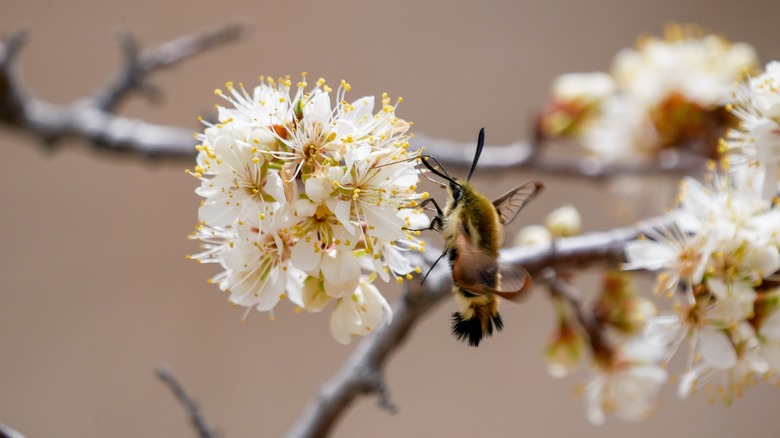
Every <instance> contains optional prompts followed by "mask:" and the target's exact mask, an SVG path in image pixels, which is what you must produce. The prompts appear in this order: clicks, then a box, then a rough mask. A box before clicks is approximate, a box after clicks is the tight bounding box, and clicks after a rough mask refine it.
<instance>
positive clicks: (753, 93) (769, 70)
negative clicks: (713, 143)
mask: <svg viewBox="0 0 780 438" xmlns="http://www.w3.org/2000/svg"><path fill="white" fill-rule="evenodd" d="M730 108H731V110H732V113H733V114H734V115H736V116H737V118H738V119H739V122H740V123H739V128H738V129H735V130H732V131H730V132H729V136H728V140H727V141H725V142H724V144H723V146H724V147H725V149H726V150H728V151H729V154H730V158H732V161H736V164H741V163H740V162H741V161H745V160H747V161H750V162H755V163H758V164H760V165H763V166H765V167H766V169H765V171H766V180H765V181H764V188H763V196H764V198H766V199H771V198H772V197H773V196H774V195H775V193H776V192H777V165H778V162H780V62H778V61H774V62H770V63H769V64H767V66H766V70H765V72H764V73H763V74H761V75H759V76H757V77H754V78H749V79H747V80H746V81H744V82H742V83H741V84H740V86H739V87H738V88H737V91H736V92H735V98H734V102H733V105H732V106H731V107H730ZM733 158H736V160H733Z"/></svg>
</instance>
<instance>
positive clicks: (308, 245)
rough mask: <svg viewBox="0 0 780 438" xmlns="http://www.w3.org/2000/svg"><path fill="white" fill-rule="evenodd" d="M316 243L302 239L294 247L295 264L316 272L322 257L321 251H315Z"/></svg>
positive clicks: (293, 262) (293, 258)
mask: <svg viewBox="0 0 780 438" xmlns="http://www.w3.org/2000/svg"><path fill="white" fill-rule="evenodd" d="M314 249H315V244H314V243H313V242H306V240H305V239H301V240H300V241H299V242H298V243H297V244H296V245H295V246H294V247H293V249H292V254H291V260H292V264H293V266H295V267H296V268H298V269H300V270H301V271H304V272H308V273H310V274H314V271H315V270H316V269H317V267H318V266H319V265H320V260H321V259H322V253H321V252H314Z"/></svg>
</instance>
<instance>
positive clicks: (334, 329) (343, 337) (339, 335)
mask: <svg viewBox="0 0 780 438" xmlns="http://www.w3.org/2000/svg"><path fill="white" fill-rule="evenodd" d="M359 324H360V315H358V313H357V310H355V307H354V306H353V303H352V299H351V298H343V299H340V300H339V301H338V302H337V303H336V308H335V309H333V313H331V315H330V333H331V334H332V335H333V338H334V339H335V340H336V341H337V342H338V343H340V344H344V345H347V344H349V343H350V341H352V336H351V335H352V332H353V329H354V327H355V326H356V325H359Z"/></svg>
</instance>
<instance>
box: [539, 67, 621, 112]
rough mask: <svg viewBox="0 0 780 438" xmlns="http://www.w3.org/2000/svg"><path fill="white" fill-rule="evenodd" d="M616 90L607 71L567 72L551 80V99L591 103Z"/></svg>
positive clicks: (615, 85)
mask: <svg viewBox="0 0 780 438" xmlns="http://www.w3.org/2000/svg"><path fill="white" fill-rule="evenodd" d="M616 90H617V84H616V83H615V80H614V79H613V78H612V76H610V75H609V74H608V73H603V72H592V73H567V74H563V75H560V76H558V77H557V78H555V80H554V81H553V85H552V95H553V99H555V100H558V101H564V102H577V103H580V104H582V105H591V104H593V103H597V102H599V101H601V100H603V99H604V98H605V97H607V96H609V95H611V94H612V93H614V92H615V91H616Z"/></svg>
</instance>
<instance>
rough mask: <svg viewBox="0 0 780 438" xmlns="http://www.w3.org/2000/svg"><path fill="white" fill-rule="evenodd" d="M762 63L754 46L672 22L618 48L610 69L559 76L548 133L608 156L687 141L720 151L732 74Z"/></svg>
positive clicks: (544, 122)
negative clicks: (632, 44) (658, 32)
mask: <svg viewBox="0 0 780 438" xmlns="http://www.w3.org/2000/svg"><path fill="white" fill-rule="evenodd" d="M757 68H758V59H757V56H756V52H755V50H754V49H753V48H752V47H751V46H750V45H748V44H745V43H735V44H732V43H730V42H729V41H727V40H726V39H725V38H723V37H721V36H719V35H714V34H707V33H704V32H702V31H701V30H699V29H697V28H695V27H693V26H683V25H672V26H670V27H669V28H668V29H667V30H666V35H665V38H663V39H661V38H655V37H645V38H643V39H641V40H640V41H639V43H638V44H637V47H636V48H635V49H633V48H629V49H624V50H622V51H620V52H619V53H618V54H617V55H616V56H615V58H614V60H613V68H612V74H607V73H590V74H568V75H563V76H561V77H559V78H558V79H557V80H556V81H555V83H554V86H553V96H552V99H551V103H550V104H549V105H548V108H547V110H545V111H544V112H543V114H542V116H541V119H540V126H539V129H540V131H541V132H542V133H543V135H545V136H548V137H573V138H576V139H577V140H578V141H579V142H580V143H581V144H582V145H583V146H584V147H585V148H586V149H587V150H588V151H590V152H591V153H593V154H596V155H597V156H599V157H601V158H603V159H607V160H615V159H636V158H643V157H647V156H652V155H653V154H656V153H658V152H659V151H660V150H662V149H664V148H670V147H689V148H693V149H694V152H696V153H698V154H701V155H705V156H709V157H715V156H716V155H717V149H718V142H717V140H718V139H719V138H720V137H721V136H722V134H723V132H724V131H725V128H728V127H729V126H731V125H732V124H733V118H732V117H730V116H729V114H728V112H727V111H726V110H725V107H726V105H727V104H728V102H729V101H730V99H731V91H732V87H733V83H734V81H735V80H736V79H737V78H738V77H739V76H740V74H742V73H744V71H745V69H748V70H755V69H757Z"/></svg>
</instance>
